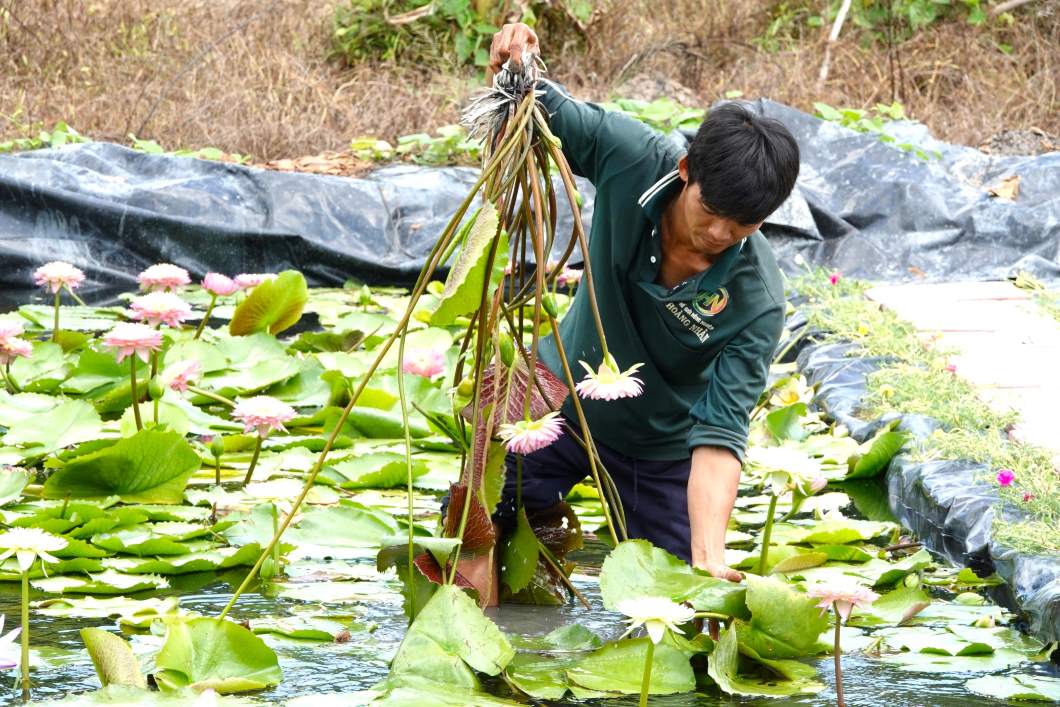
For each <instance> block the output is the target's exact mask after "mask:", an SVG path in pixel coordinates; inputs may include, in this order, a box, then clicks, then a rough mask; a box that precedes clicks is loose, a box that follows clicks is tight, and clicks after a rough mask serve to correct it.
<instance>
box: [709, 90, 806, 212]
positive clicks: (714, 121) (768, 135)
mask: <svg viewBox="0 0 1060 707" xmlns="http://www.w3.org/2000/svg"><path fill="white" fill-rule="evenodd" d="M798 176H799V146H798V144H797V143H796V142H795V138H794V137H792V135H791V133H790V132H788V129H787V128H785V127H784V125H783V124H782V123H780V122H779V121H777V120H773V119H771V118H763V117H762V116H759V115H756V114H755V113H753V112H751V111H750V110H748V109H747V108H746V107H744V106H743V105H741V104H739V103H735V102H732V103H724V104H722V105H720V106H717V107H715V108H711V109H710V112H709V113H708V114H707V119H706V120H704V121H703V124H702V125H700V126H699V130H698V131H697V132H696V137H695V138H694V139H693V140H692V144H691V145H690V146H689V148H688V178H689V183H690V184H698V185H699V193H700V199H701V200H702V201H703V204H704V206H706V207H707V208H708V209H710V210H711V211H712V212H714V213H716V214H718V215H719V216H723V217H725V218H730V219H732V220H733V221H736V222H737V223H739V224H741V225H744V226H749V225H751V224H755V223H758V222H759V221H763V220H765V218H766V217H767V216H769V214H771V213H773V212H774V211H775V210H776V209H777V207H778V206H780V205H781V204H782V203H783V202H784V200H785V199H787V198H788V194H790V193H791V190H792V189H793V188H794V187H795V178H796V177H798Z"/></svg>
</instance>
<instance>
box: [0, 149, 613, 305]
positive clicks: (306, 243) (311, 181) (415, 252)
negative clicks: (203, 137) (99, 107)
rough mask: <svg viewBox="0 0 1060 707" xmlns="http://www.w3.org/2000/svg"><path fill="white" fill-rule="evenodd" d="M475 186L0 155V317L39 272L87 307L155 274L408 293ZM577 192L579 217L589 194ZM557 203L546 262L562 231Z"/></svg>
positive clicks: (434, 175)
mask: <svg viewBox="0 0 1060 707" xmlns="http://www.w3.org/2000/svg"><path fill="white" fill-rule="evenodd" d="M477 178H478V170H475V169H470V168H460V167H452V168H426V167H418V166H413V165H392V166H389V167H386V168H383V169H379V170H376V171H374V172H372V173H370V174H368V175H367V176H365V177H364V178H361V179H350V178H345V177H332V176H326V175H313V174H297V173H289V172H273V171H268V170H263V169H256V168H252V167H244V166H241V165H234V164H227V163H223V162H210V161H205V160H197V159H190V158H183V157H170V156H166V155H148V154H144V153H142V152H137V151H134V150H129V149H126V148H124V147H120V146H118V145H112V144H108V143H87V144H81V145H70V146H66V147H64V148H60V149H53V150H38V151H33V152H24V153H19V154H17V155H14V156H0V306H3V307H4V308H5V309H6V308H10V307H15V306H18V305H20V304H24V303H25V302H26V301H28V300H29V298H30V297H31V296H33V295H36V294H38V291H37V289H36V288H35V287H34V285H33V279H32V273H33V271H34V269H36V268H37V267H38V266H40V265H41V264H43V263H46V262H48V261H50V260H66V261H68V262H71V263H73V264H74V265H76V266H77V267H79V268H81V269H82V270H83V271H84V272H85V274H86V276H87V281H86V283H85V285H83V286H82V289H81V290H80V294H81V295H82V297H84V298H85V299H86V300H88V301H91V302H103V301H106V300H107V299H108V298H109V297H112V296H113V295H115V294H117V293H118V292H122V291H128V290H132V289H135V288H136V275H137V273H139V272H140V271H142V270H143V269H144V268H146V267H148V266H149V265H152V264H154V263H158V262H172V263H176V264H178V265H180V266H182V267H184V268H187V269H188V271H189V272H190V273H191V274H192V276H193V277H195V278H199V277H201V276H202V275H205V274H206V273H207V272H209V271H211V270H213V271H218V272H223V273H226V274H228V275H235V274H238V273H254V272H278V271H281V270H286V269H296V270H301V271H302V272H303V273H304V274H305V276H306V279H307V280H308V282H309V284H310V285H311V286H339V285H342V284H343V283H344V282H345V281H346V280H348V279H355V280H359V281H362V282H367V283H369V284H382V285H406V286H408V285H411V284H412V283H413V282H414V281H415V279H416V276H417V275H418V274H419V272H420V270H421V269H422V267H423V264H424V260H425V258H426V256H427V254H428V252H429V250H430V249H431V247H432V246H433V245H434V243H435V242H436V241H437V239H438V236H439V235H440V234H441V232H442V230H443V229H444V228H445V225H446V224H447V223H448V222H449V219H450V218H451V217H452V215H453V212H454V211H455V209H456V208H457V206H458V205H459V204H460V203H461V202H462V201H463V199H464V198H465V196H466V195H467V192H468V190H469V189H470V187H471V186H472V185H473V184H474V182H475V180H476V179H477ZM556 187H557V189H559V190H562V188H563V187H562V184H560V183H559V181H558V179H557V180H556ZM578 189H579V191H580V192H581V194H582V196H583V198H584V200H585V202H584V206H583V209H582V213H583V215H584V216H586V217H589V218H591V216H592V207H593V196H594V194H595V192H594V191H593V189H592V185H591V184H589V182H587V181H585V180H578ZM560 193H562V192H560ZM564 203H565V200H564V199H562V198H561V199H559V204H560V207H559V213H560V216H559V220H558V224H557V227H556V242H555V245H554V248H553V251H552V254H553V256H554V257H558V256H559V255H560V254H561V253H562V251H563V249H564V248H565V246H566V245H567V242H568V238H569V236H570V234H571V232H572V228H573V218H572V216H571V214H570V211H569V209H568V210H566V211H564V208H563V204H564ZM577 252H578V251H577V250H576V251H575V253H576V254H577ZM575 260H577V258H575ZM443 272H444V271H443Z"/></svg>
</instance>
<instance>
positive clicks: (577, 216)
mask: <svg viewBox="0 0 1060 707" xmlns="http://www.w3.org/2000/svg"><path fill="white" fill-rule="evenodd" d="M538 129H539V130H542V131H543V132H544V134H545V135H546V138H545V141H544V142H545V144H546V145H547V146H548V151H549V153H550V154H551V155H552V159H553V161H554V162H555V163H556V165H557V166H559V175H560V178H561V179H562V180H563V186H564V188H565V189H566V190H567V198H568V199H570V203H571V204H572V205H574V207H573V209H572V213H573V215H574V233H575V235H576V236H577V238H578V245H579V247H580V248H581V251H582V267H583V274H582V279H584V280H585V288H586V290H588V292H586V294H587V296H588V297H589V308H590V309H591V310H592V313H593V322H594V323H595V324H596V333H597V336H599V337H600V349H601V351H602V352H603V355H604V356H603V357H604V360H607V358H608V356H609V352H608V350H607V339H606V337H604V322H603V319H602V318H601V317H600V305H599V304H598V303H597V301H596V287H595V286H594V285H593V269H592V265H591V264H590V263H589V260H590V259H589V241H588V239H587V238H586V237H585V228H584V227H583V226H582V219H581V213H580V212H579V211H578V207H577V203H578V201H577V197H576V196H575V194H576V193H577V189H576V188H575V186H574V179H573V178H572V177H571V174H570V170H569V168H568V169H565V167H566V164H567V161H566V160H565V159H564V158H563V153H562V152H561V151H560V149H559V148H558V147H556V143H555V142H554V141H553V140H554V138H553V136H552V133H551V132H550V131H549V130H548V126H547V125H546V124H545V121H544V120H540V121H538Z"/></svg>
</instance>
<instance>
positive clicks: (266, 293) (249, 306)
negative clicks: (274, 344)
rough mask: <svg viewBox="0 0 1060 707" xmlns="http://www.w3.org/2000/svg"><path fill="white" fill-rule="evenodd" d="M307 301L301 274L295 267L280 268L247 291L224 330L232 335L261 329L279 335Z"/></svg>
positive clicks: (295, 319) (295, 322) (296, 319)
mask: <svg viewBox="0 0 1060 707" xmlns="http://www.w3.org/2000/svg"><path fill="white" fill-rule="evenodd" d="M308 301H309V291H308V289H307V287H306V282H305V276H303V275H302V273H300V272H298V271H297V270H284V271H283V272H281V273H280V274H279V275H278V276H277V277H276V278H275V279H273V280H266V281H265V282H263V283H261V284H260V285H258V286H257V287H255V288H254V289H253V290H251V291H250V294H249V295H247V298H246V299H244V300H243V301H242V302H240V303H239V305H238V306H237V307H236V311H235V312H234V313H233V314H232V321H231V322H230V323H229V325H228V331H229V333H230V334H231V335H232V336H245V335H247V334H254V333H257V332H261V331H267V332H269V333H270V334H279V333H280V332H281V331H284V330H285V329H289V328H291V327H292V326H294V325H295V324H297V323H298V320H299V319H301V318H302V311H303V310H304V309H305V305H306V302H308Z"/></svg>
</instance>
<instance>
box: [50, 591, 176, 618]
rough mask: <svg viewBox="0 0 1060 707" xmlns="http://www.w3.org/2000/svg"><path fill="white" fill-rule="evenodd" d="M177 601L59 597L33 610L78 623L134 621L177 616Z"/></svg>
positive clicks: (168, 599) (166, 599) (170, 598)
mask: <svg viewBox="0 0 1060 707" xmlns="http://www.w3.org/2000/svg"><path fill="white" fill-rule="evenodd" d="M178 601H179V600H178V599H177V597H149V598H147V599H130V598H129V597H107V598H104V599H97V598H96V597H93V596H86V597H58V598H55V599H45V600H43V601H38V602H34V603H33V607H34V611H35V612H36V613H38V614H40V615H41V616H70V617H75V618H79V619H103V618H124V617H129V618H132V617H136V616H141V615H151V616H157V615H161V614H173V613H176V611H177V606H178Z"/></svg>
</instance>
